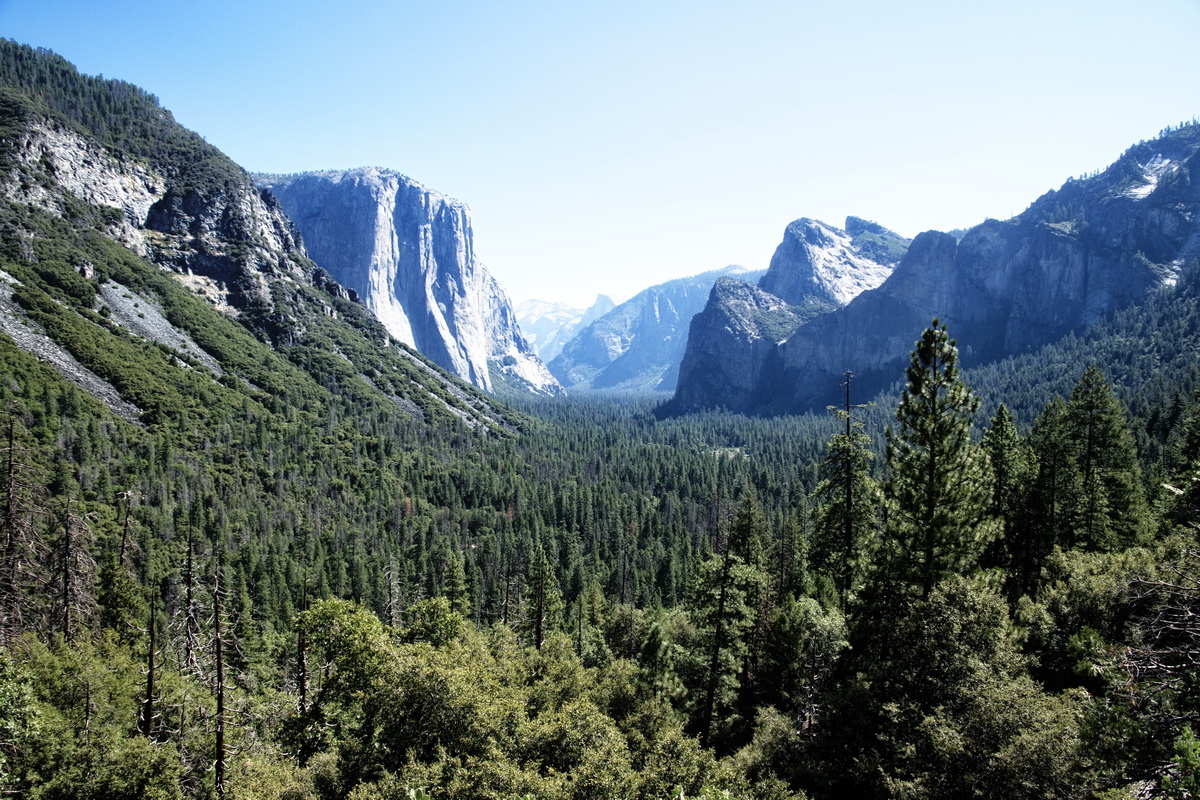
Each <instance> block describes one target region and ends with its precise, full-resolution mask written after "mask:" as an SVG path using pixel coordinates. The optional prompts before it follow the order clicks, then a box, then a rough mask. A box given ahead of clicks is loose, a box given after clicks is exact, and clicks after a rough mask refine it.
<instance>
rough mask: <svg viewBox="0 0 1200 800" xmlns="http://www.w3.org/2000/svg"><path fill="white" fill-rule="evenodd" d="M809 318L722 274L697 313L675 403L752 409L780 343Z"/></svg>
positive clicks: (765, 293) (772, 367)
mask: <svg viewBox="0 0 1200 800" xmlns="http://www.w3.org/2000/svg"><path fill="white" fill-rule="evenodd" d="M803 320H804V314H803V312H802V310H801V309H799V308H798V307H795V306H792V305H790V304H788V303H786V302H784V301H783V300H782V299H780V298H779V297H776V296H775V295H773V294H771V293H770V292H765V291H763V290H762V289H759V288H757V287H756V286H754V285H753V284H750V283H747V282H745V281H740V280H736V279H734V278H720V279H719V280H718V281H717V282H716V283H715V284H714V285H713V288H712V293H711V294H710V295H709V299H708V303H707V305H705V307H704V310H702V311H701V312H700V313H699V314H697V315H696V316H695V317H693V318H692V323H691V330H690V332H689V334H688V339H687V352H686V354H685V355H684V358H683V363H682V364H681V365H680V368H679V387H678V389H677V390H676V393H675V399H674V401H673V402H674V404H675V405H678V406H682V407H684V408H693V407H717V408H725V409H728V410H729V411H735V412H744V411H747V410H751V409H753V408H754V407H755V405H756V403H757V392H758V391H759V390H760V387H761V385H762V383H763V379H764V373H769V372H771V371H772V370H774V369H777V368H778V367H777V364H775V359H776V358H777V351H778V345H779V341H780V338H781V337H786V336H787V335H789V334H790V333H791V332H792V331H793V330H794V329H795V328H796V327H797V326H798V325H800V324H801V322H803Z"/></svg>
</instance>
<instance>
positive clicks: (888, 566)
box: [877, 320, 996, 597]
mask: <svg viewBox="0 0 1200 800" xmlns="http://www.w3.org/2000/svg"><path fill="white" fill-rule="evenodd" d="M907 376H908V387H907V388H906V389H905V390H904V393H903V394H902V395H901V397H900V406H899V408H897V410H896V420H897V422H898V424H899V427H898V428H897V429H896V431H895V432H893V431H892V429H891V428H889V429H888V431H887V443H888V451H887V462H888V480H887V483H886V486H885V495H886V498H887V503H888V505H887V511H886V513H887V520H886V522H885V525H884V534H883V540H882V542H881V545H880V546H881V550H880V553H879V556H878V558H879V563H878V567H877V569H878V573H877V574H878V576H879V577H880V578H881V579H883V580H887V581H889V582H891V583H893V584H894V585H896V586H897V588H898V590H899V591H898V596H900V597H904V596H906V595H908V594H910V593H915V594H916V595H918V596H921V597H928V596H929V593H930V592H931V591H933V587H934V585H935V584H937V583H938V582H939V581H940V580H942V579H943V578H944V577H946V576H947V575H952V574H963V573H968V572H969V571H970V570H971V569H972V568H973V567H974V565H975V564H976V562H977V560H978V559H979V557H980V555H982V553H983V549H984V548H985V547H986V546H987V544H988V543H989V542H990V541H991V539H992V538H993V537H994V535H995V527H996V526H995V524H994V522H993V520H992V518H991V514H990V511H991V509H990V504H989V503H988V498H989V497H990V495H991V492H992V475H991V470H990V468H989V465H988V463H987V459H986V456H985V454H984V453H983V451H982V450H981V449H980V447H979V446H978V445H977V444H975V443H974V442H973V441H972V440H971V424H972V419H973V417H974V414H975V412H976V410H977V409H978V408H979V399H978V397H977V396H976V395H975V394H974V393H973V392H972V391H971V390H970V389H968V388H967V387H966V386H965V385H964V384H963V383H962V381H961V380H960V379H959V375H958V348H957V347H956V346H955V343H954V342H953V341H952V340H951V339H950V337H949V335H948V334H947V332H946V328H945V327H944V326H941V325H939V324H938V321H937V320H934V322H933V326H932V327H930V328H928V329H926V330H925V333H924V334H923V335H922V337H921V340H920V341H918V342H917V347H916V349H915V350H914V351H913V354H912V361H911V364H910V366H909V368H908V370H907Z"/></svg>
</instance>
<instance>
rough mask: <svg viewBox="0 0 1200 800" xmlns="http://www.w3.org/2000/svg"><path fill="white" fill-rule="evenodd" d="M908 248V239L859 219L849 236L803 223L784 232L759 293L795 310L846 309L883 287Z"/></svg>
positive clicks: (829, 227)
mask: <svg viewBox="0 0 1200 800" xmlns="http://www.w3.org/2000/svg"><path fill="white" fill-rule="evenodd" d="M907 248H908V240H907V239H904V238H903V237H902V236H899V235H898V234H895V233H892V232H891V231H889V230H887V229H886V228H884V227H883V226H881V225H877V224H875V223H873V222H866V221H865V220H861V219H858V218H857V217H850V218H849V219H847V220H846V230H844V231H843V230H839V229H837V228H834V227H833V226H832V225H826V224H825V223H823V222H819V221H817V220H811V219H807V218H804V219H798V220H796V221H795V222H793V223H791V224H790V225H788V226H787V229H786V230H785V231H784V232H783V241H782V242H781V243H780V244H779V246H778V247H776V248H775V253H774V255H772V256H771V267H770V269H768V270H767V274H766V275H764V276H763V277H762V279H761V280H760V281H759V282H758V288H760V289H762V290H763V291H766V292H770V293H771V294H773V295H775V296H776V297H779V298H780V299H782V300H784V301H785V302H788V303H791V304H792V305H804V304H805V303H807V302H809V301H810V300H820V301H823V302H826V303H830V304H832V305H834V306H844V305H846V303H849V302H850V301H851V300H853V299H854V298H855V297H857V296H858V295H860V294H862V293H863V292H864V291H866V290H867V289H874V288H875V287H876V286H879V284H881V283H883V282H884V281H885V280H886V279H887V277H888V275H890V274H891V273H892V270H893V269H895V267H896V265H897V264H898V263H900V259H901V258H902V257H903V255H904V252H905V250H906V249H907Z"/></svg>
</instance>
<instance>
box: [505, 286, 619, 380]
mask: <svg viewBox="0 0 1200 800" xmlns="http://www.w3.org/2000/svg"><path fill="white" fill-rule="evenodd" d="M616 307H617V304H616V303H614V302H613V301H612V298H611V297H609V296H608V295H603V294H601V295H596V302H594V303H592V305H591V307H589V308H587V309H580V308H572V307H571V306H569V305H567V304H566V303H551V302H549V301H546V300H526V301H524V302H522V303H517V305H516V312H517V322H518V323H520V325H521V330H522V331H523V332H524V334H525V338H526V339H528V340H529V343H530V344H532V345H533V346H534V348H535V349H536V350H537V353H538V356H539V357H540V358H541V359H542V361H544V362H546V363H549V362H550V361H551V360H553V359H554V357H555V356H557V355H558V354H559V353H561V352H562V349H563V345H565V344H566V343H567V342H568V341H570V339H571V337H572V336H574V335H575V333H576V332H577V331H579V330H580V329H582V328H585V327H587V326H588V325H591V324H592V323H593V322H595V321H596V320H597V319H599V318H600V317H602V316H604V315H605V314H607V313H608V312H609V311H612V310H613V309H614V308H616Z"/></svg>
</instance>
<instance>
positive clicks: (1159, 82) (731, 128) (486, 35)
mask: <svg viewBox="0 0 1200 800" xmlns="http://www.w3.org/2000/svg"><path fill="white" fill-rule="evenodd" d="M0 35H2V36H5V37H8V38H11V39H15V40H17V41H19V42H24V43H27V44H31V45H35V46H41V47H48V48H50V49H52V50H54V51H56V52H58V53H60V54H61V55H63V56H65V57H66V58H67V59H68V60H70V61H72V62H73V63H74V64H75V65H76V66H77V67H79V68H80V69H81V70H82V71H84V72H86V73H89V74H96V73H102V74H103V75H105V76H107V77H117V78H122V79H124V80H127V81H130V82H131V83H135V84H138V85H140V86H142V87H143V88H145V89H147V90H149V91H151V92H153V93H154V94H156V95H157V96H158V97H159V99H160V100H161V102H162V103H163V105H164V106H166V107H167V108H169V109H171V110H172V111H173V112H174V113H175V116H176V118H177V119H178V120H179V121H180V122H182V123H183V124H185V125H187V126H189V127H191V128H193V129H195V130H197V131H198V132H200V133H202V134H203V135H204V136H205V137H206V138H207V139H208V141H210V142H212V143H213V144H215V145H217V146H218V147H220V148H221V149H222V150H224V151H225V152H226V153H228V154H229V155H230V156H232V157H233V158H234V159H235V160H236V161H238V162H239V163H240V164H242V165H243V166H244V167H246V168H247V169H250V170H253V171H268V172H299V171H304V170H310V169H331V168H349V167H354V166H363V165H378V166H386V167H391V168H394V169H397V170H399V171H401V172H403V173H405V174H407V175H409V176H411V177H413V178H414V179H416V180H418V181H420V182H421V183H423V184H425V185H426V186H428V187H430V188H432V189H435V190H437V191H440V192H443V193H445V194H448V195H451V196H453V197H456V198H458V199H459V200H462V201H463V202H465V203H467V204H468V205H470V206H471V208H472V212H473V216H474V222H475V234H476V236H475V244H476V252H477V253H478V254H479V256H480V257H481V258H482V260H483V261H484V262H485V263H486V264H487V266H488V268H489V269H490V270H491V271H492V272H493V273H494V274H495V275H496V276H497V277H498V278H499V279H500V281H501V283H502V284H503V285H504V286H505V287H506V288H507V289H508V291H509V293H510V295H512V296H513V298H514V299H515V300H521V299H525V298H528V297H539V298H542V299H549V300H566V301H569V302H573V303H576V304H580V305H584V304H587V303H588V302H590V300H591V298H592V297H593V296H594V295H595V293H596V292H607V293H611V294H614V295H618V296H619V297H618V299H620V296H628V295H631V294H633V293H634V292H636V291H638V290H640V289H642V288H645V287H646V286H649V285H651V284H653V283H658V282H661V281H663V280H668V279H671V278H676V277H681V276H684V275H690V274H694V273H697V272H702V271H705V270H709V269H715V268H717V267H721V266H724V265H726V264H730V263H740V264H743V265H746V266H749V267H755V268H761V267H765V266H766V265H767V263H768V261H769V259H770V256H771V253H772V251H773V250H774V248H775V245H776V244H777V243H778V242H779V239H780V236H781V234H782V232H783V229H784V226H785V225H786V224H787V223H788V222H789V221H790V220H792V219H795V218H797V217H801V216H808V217H815V218H818V219H822V220H825V221H827V222H830V223H832V224H835V225H839V226H840V225H841V224H842V222H843V220H844V219H845V217H846V215H848V214H853V215H856V216H860V217H865V218H868V219H873V220H875V221H877V222H880V223H882V224H884V225H886V226H888V227H891V228H892V229H894V230H896V231H898V232H900V233H903V234H905V235H909V236H912V235H915V234H916V233H918V232H920V231H922V230H927V229H930V228H937V229H942V230H948V229H952V228H956V227H966V226H969V225H972V224H975V223H977V222H979V221H981V220H982V219H984V218H985V217H1000V218H1005V217H1008V216H1011V215H1013V214H1015V213H1018V212H1020V211H1021V210H1022V209H1023V208H1024V207H1025V206H1026V205H1028V204H1029V203H1030V202H1031V201H1032V200H1033V199H1035V198H1036V197H1037V196H1038V195H1040V194H1041V193H1043V192H1045V191H1046V190H1048V189H1051V188H1055V187H1057V186H1058V185H1060V184H1061V183H1062V182H1063V181H1064V180H1065V179H1066V178H1068V177H1070V176H1073V175H1080V174H1083V173H1087V172H1091V171H1093V170H1096V169H1100V168H1103V167H1104V166H1106V165H1107V164H1109V163H1110V162H1111V161H1113V160H1114V159H1115V158H1116V157H1117V156H1118V155H1119V154H1120V153H1121V152H1122V151H1123V150H1124V149H1125V148H1126V147H1127V146H1128V145H1130V144H1132V143H1134V142H1136V141H1138V140H1139V139H1148V138H1152V137H1153V136H1155V135H1156V134H1157V133H1158V131H1159V130H1160V129H1161V128H1163V127H1165V126H1167V125H1172V124H1175V123H1178V122H1181V121H1184V120H1190V119H1192V118H1193V117H1194V116H1196V115H1198V114H1200V48H1197V47H1196V46H1195V43H1196V41H1197V40H1198V37H1200V0H1139V2H1137V3H1134V2H1132V0H1121V2H1108V1H1106V0H1090V1H1089V2H1074V0H1072V1H1070V2H1067V1H1065V0H1064V1H1062V2H1059V1H1057V0H1040V1H1029V0H1005V1H1004V2H992V1H991V0H981V1H978V2H975V1H971V0H967V1H965V2H964V0H958V1H957V2H941V1H940V0H939V1H934V0H929V1H928V2H924V1H921V0H918V1H917V2H897V0H890V2H853V0H848V1H846V2H832V1H829V0H827V2H821V3H815V2H803V1H802V2H783V1H782V0H779V1H773V2H754V0H743V2H738V3H733V2H727V3H718V2H705V1H704V0H690V1H689V2H676V1H675V0H669V1H668V2H653V0H637V1H636V2H629V1H627V0H606V1H605V2H602V3H597V2H570V1H566V2H564V0H556V1H555V2H505V1H504V0H478V1H477V0H424V2H420V3H413V2H407V1H406V0H401V1H400V2H386V1H379V2H377V1H376V0H339V1H338V2H322V3H316V2H309V1H308V0H289V2H277V1H276V0H267V1H266V2H256V0H209V1H208V2H204V3H175V2H170V0H166V2H164V0H154V1H153V2H148V1H145V2H143V1H142V0H105V1H104V2H97V0H87V1H86V2H83V1H81V0H0Z"/></svg>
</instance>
